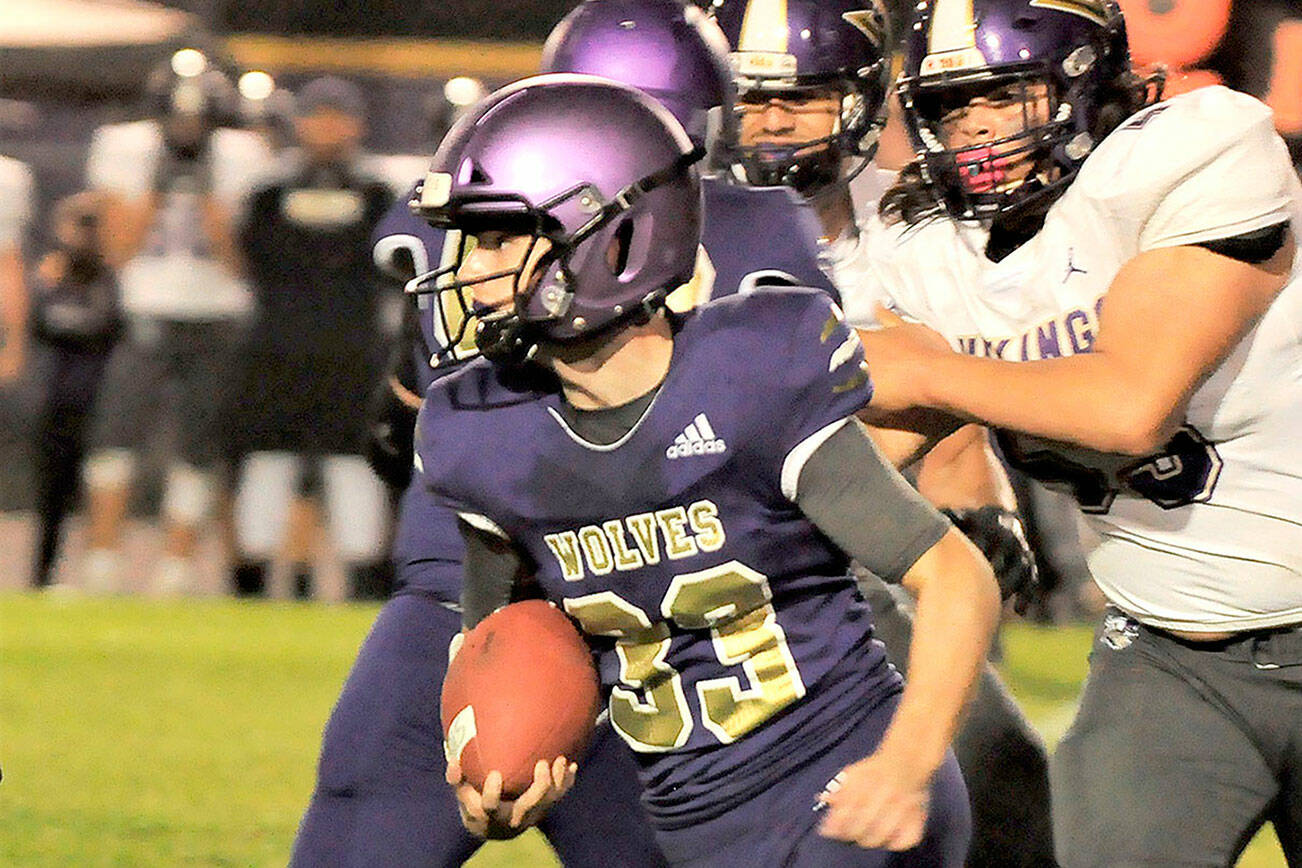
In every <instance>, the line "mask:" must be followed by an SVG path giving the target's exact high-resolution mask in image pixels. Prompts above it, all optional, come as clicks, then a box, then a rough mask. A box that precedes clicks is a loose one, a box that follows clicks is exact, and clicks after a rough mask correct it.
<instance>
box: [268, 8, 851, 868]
mask: <svg viewBox="0 0 1302 868" xmlns="http://www.w3.org/2000/svg"><path fill="white" fill-rule="evenodd" d="M607 38H609V39H613V40H616V41H615V42H614V43H613V44H612V45H611V46H610V48H609V49H608V50H606V51H605V52H601V50H600V49H599V47H598V46H597V45H596V44H595V43H596V42H598V41H599V40H601V39H607ZM628 57H639V58H640V61H639V63H637V64H627V63H625V64H624V65H623V69H624V70H625V72H624V73H623V74H628V75H632V74H634V71H636V72H637V74H639V75H640V78H639V82H638V83H640V84H642V85H643V86H646V87H649V88H651V89H652V90H653V92H654V93H655V95H656V96H657V97H658V98H660V99H661V100H662V101H663V102H664V103H665V105H666V106H667V107H668V108H670V109H671V111H673V112H674V113H675V115H676V116H677V117H679V118H680V120H681V121H682V122H683V124H684V125H685V126H686V127H688V128H689V131H690V132H691V134H692V135H693V137H694V138H695V139H696V140H697V141H698V143H700V144H702V145H704V144H705V142H706V140H707V138H709V137H710V135H711V133H712V127H717V126H718V125H719V124H720V123H721V122H723V121H724V120H726V119H728V118H730V117H731V113H730V112H729V111H727V110H726V109H727V107H728V106H731V104H732V96H731V92H732V81H731V73H730V71H729V70H728V68H727V62H726V42H725V40H724V39H723V37H722V35H721V34H720V33H719V32H718V29H717V27H716V26H715V25H714V24H713V22H711V21H709V20H708V19H707V18H706V16H704V15H703V14H701V13H700V12H699V11H698V10H696V9H694V8H692V7H684V6H683V5H682V4H681V3H679V2H677V0H645V2H624V0H619V2H614V0H602V2H599V3H586V4H583V5H581V6H579V7H578V8H577V9H575V10H574V11H573V12H572V13H571V14H570V15H568V16H567V17H566V19H565V20H564V21H562V22H561V23H560V24H558V25H557V28H556V30H555V32H554V34H553V36H552V38H550V39H549V40H548V44H547V46H546V49H545V51H544V60H543V63H544V66H546V65H548V64H555V65H570V64H574V65H577V64H581V63H594V62H606V63H612V62H618V60H619V58H628ZM711 189H712V190H713V192H714V193H716V194H718V195H710V194H707V207H709V208H711V209H712V213H715V214H720V213H723V214H725V216H726V215H729V214H730V215H732V218H737V217H740V216H742V215H746V214H748V213H750V212H749V209H748V207H747V205H748V203H749V202H752V201H756V200H755V199H752V198H750V197H748V196H747V195H746V188H744V187H739V186H735V185H724V184H716V185H714V186H713V187H712V188H711ZM773 192H778V193H779V195H778V196H777V197H773V196H768V195H766V196H764V197H761V198H762V201H763V204H764V206H765V213H766V214H768V215H772V214H773V211H774V210H775V209H786V217H783V218H781V219H778V218H776V217H775V216H770V217H769V219H767V220H766V221H765V226H766V227H768V228H767V229H766V230H765V233H758V232H755V233H750V234H748V236H747V238H748V239H749V240H748V241H746V242H745V246H744V247H743V245H741V244H738V243H736V242H735V241H731V240H730V243H726V244H725V243H722V241H721V242H720V244H719V246H718V248H717V249H719V250H720V251H722V252H721V253H719V254H718V255H717V256H716V261H717V263H718V265H719V270H718V272H716V270H715V267H714V266H713V265H710V264H709V259H708V258H706V257H705V256H702V257H701V258H700V260H699V261H698V266H699V268H698V269H697V271H698V274H697V275H696V276H694V278H693V280H692V281H689V283H688V285H687V286H686V287H685V288H684V289H682V290H680V291H679V292H678V293H677V294H676V299H677V300H678V301H680V302H681V303H682V304H683V305H684V306H687V307H690V306H691V305H693V304H695V303H696V302H697V301H698V300H699V299H701V298H705V297H708V295H709V293H710V291H711V289H712V288H713V287H715V286H721V287H722V286H727V285H731V286H732V288H733V289H734V290H735V289H736V287H737V286H738V285H741V284H742V283H743V282H745V283H747V285H752V286H753V285H755V284H758V283H762V282H763V281H764V280H765V279H769V278H771V279H779V280H784V281H788V282H797V281H799V282H816V281H820V282H821V284H820V285H822V286H823V287H824V288H825V289H826V290H828V291H829V292H830V291H831V284H830V282H829V281H828V280H827V278H826V277H824V276H823V274H822V272H821V270H820V269H819V267H818V262H817V248H816V246H815V245H814V241H813V240H814V238H815V237H816V233H815V231H814V224H813V222H812V221H813V215H812V213H810V212H809V210H808V209H807V208H805V207H804V206H803V204H801V203H800V202H799V200H798V199H796V198H795V197H791V196H789V195H787V194H785V193H784V192H782V191H773ZM788 217H789V218H790V220H789V221H788V220H787V218H788ZM720 225H725V226H726V225H736V224H735V223H734V222H732V221H731V218H730V219H728V220H722V219H721V222H720ZM708 226H709V221H707V229H706V233H705V234H706V236H707V238H708V237H709V236H710V230H709V228H708ZM719 235H720V237H721V238H725V237H726V236H725V233H719ZM375 239H376V243H375V260H376V263H377V265H378V266H379V267H380V268H381V269H382V270H384V271H386V272H387V273H389V274H390V275H391V276H392V277H394V278H396V279H398V280H401V281H404V282H406V281H411V280H413V279H414V278H417V277H418V276H421V277H424V278H426V279H424V280H418V281H417V282H416V284H415V286H421V287H429V288H434V285H433V283H432V282H431V281H429V280H428V279H427V278H428V274H429V273H431V272H434V271H435V270H437V269H438V268H439V267H440V266H442V265H443V264H444V258H445V257H446V256H451V255H454V254H455V253H456V251H457V249H458V236H457V234H456V233H455V232H453V233H450V234H447V233H444V232H443V231H442V230H439V229H434V228H432V227H431V226H430V225H429V224H428V223H426V222H425V221H424V220H421V219H419V218H417V217H415V216H414V215H413V214H412V213H411V211H410V209H409V208H408V206H407V203H406V201H405V200H404V201H403V202H402V203H400V205H399V206H396V207H395V208H394V209H392V210H391V211H390V213H389V214H388V215H386V217H385V218H384V220H383V221H382V222H381V224H380V225H379V226H378V227H377V228H376V231H375ZM748 263H749V264H748ZM756 263H766V264H767V266H768V267H765V268H763V269H759V268H757V267H756ZM755 272H763V273H760V274H755ZM752 274H755V276H753V277H752V276H751V275H752ZM717 275H721V276H717ZM415 297H416V305H413V306H412V307H411V308H410V309H409V311H408V329H407V332H408V333H409V336H412V337H416V338H417V339H416V340H408V341H407V343H406V344H405V345H400V346H399V347H398V348H397V349H396V350H395V355H394V358H395V360H396V362H397V364H395V365H394V366H393V369H392V371H391V375H390V377H389V378H388V382H387V383H386V388H385V389H384V390H383V393H382V395H381V399H380V402H379V410H378V413H377V418H376V421H375V423H374V427H373V433H374V435H375V436H374V437H373V438H372V451H371V457H372V462H373V464H374V466H376V467H377V469H380V470H382V472H384V474H385V476H386V478H387V479H388V480H389V481H390V482H391V483H392V484H394V485H395V486H397V487H402V486H404V485H405V484H406V482H407V479H408V477H409V476H410V472H411V465H412V444H411V436H412V426H413V425H414V421H415V413H416V409H417V408H418V407H419V404H420V396H421V395H423V394H424V393H425V391H426V389H427V388H428V386H429V384H430V382H431V381H432V380H434V379H435V378H436V377H439V376H443V375H445V374H447V373H449V372H452V371H455V370H456V369H457V367H458V366H459V365H460V364H462V363H464V362H465V361H466V360H467V359H469V358H473V357H474V356H475V355H477V352H478V351H477V349H476V347H475V345H474V329H473V327H466V326H465V325H463V323H464V322H465V317H466V314H467V313H468V311H467V310H465V309H464V308H463V307H462V305H461V301H460V300H453V299H448V298H445V297H442V296H440V295H437V294H435V293H430V292H420V293H417V294H416V296H415ZM450 335H456V337H454V338H453V337H449V336H450ZM463 554H464V548H463V545H462V542H461V538H460V535H459V534H458V533H457V530H456V524H455V520H454V518H453V515H452V513H451V512H450V511H449V510H447V509H441V508H439V507H438V506H437V505H435V504H431V503H430V502H429V501H428V500H427V499H424V498H420V497H418V496H416V492H411V491H409V492H408V493H407V494H406V496H405V497H404V498H403V501H402V504H401V508H400V510H399V517H398V529H397V533H396V538H395V548H394V559H395V565H396V569H397V583H398V591H397V593H396V595H395V597H394V598H393V600H392V601H391V602H390V603H389V604H387V605H386V606H385V608H384V610H383V612H382V613H381V616H380V618H379V619H378V620H377V622H376V624H375V626H374V628H373V629H372V632H371V635H370V637H368V639H367V641H366V643H365V645H364V646H363V648H362V650H361V652H360V653H359V657H358V661H357V664H356V665H355V666H354V668H353V671H352V673H351V674H350V675H349V678H348V682H347V684H346V685H345V687H344V691H343V694H342V695H341V697H340V699H339V702H338V704H337V706H336V707H335V710H334V712H333V713H332V715H331V719H330V723H329V725H328V726H327V728H326V732H325V737H324V740H323V743H322V749H321V760H320V766H319V774H318V781H317V786H316V791H315V793H314V794H313V798H312V803H311V805H310V807H309V809H308V812H307V815H306V816H305V817H304V820H303V824H302V826H301V828H300V830H299V836H298V840H297V842H296V843H295V856H294V862H295V864H303V865H317V864H354V863H349V862H348V861H347V858H345V857H343V856H340V855H333V856H332V855H331V854H340V853H350V852H355V853H359V854H363V855H361V856H359V857H358V861H357V862H356V864H370V863H373V862H376V861H386V860H393V861H395V862H396V863H398V864H410V865H457V864H460V863H461V861H463V860H464V859H466V858H468V856H469V855H470V854H471V853H473V852H474V850H475V849H476V848H477V847H478V845H479V841H480V839H479V838H476V837H473V836H470V835H469V834H468V833H466V832H465V831H464V830H463V829H462V825H461V823H460V821H459V820H458V816H457V808H456V804H455V802H454V801H453V799H452V797H451V792H450V791H449V790H448V788H447V786H446V784H445V783H444V781H443V769H444V765H443V753H442V733H441V732H440V731H439V730H438V718H437V715H436V714H430V712H429V709H430V706H429V704H428V703H429V701H430V699H429V697H430V694H428V693H427V692H422V691H421V690H420V689H417V688H416V685H439V684H441V683H442V681H443V674H444V672H445V671H446V668H447V648H448V645H449V643H450V642H451V641H452V639H453V637H454V636H455V635H456V633H457V632H458V630H459V627H460V619H459V617H458V616H457V614H456V612H457V610H458V601H459V597H460V583H461V571H460V564H461V560H462V558H463ZM411 636H421V637H424V638H423V639H422V641H419V642H412V641H410V638H409V637H411ZM394 667H401V668H402V670H403V671H404V672H406V673H409V676H408V677H404V678H403V679H401V680H396V681H395V680H393V679H392V678H391V677H390V676H389V674H388V673H389V672H391V671H392V670H393V668H394ZM435 701H436V698H435ZM435 709H436V705H435ZM377 719H378V720H380V721H383V723H381V724H380V725H378V726H377V725H376V724H375V721H376V720H377ZM617 741H618V739H617V738H616V737H615V736H614V734H613V731H612V730H611V729H610V725H609V724H608V723H606V724H602V725H600V726H599V728H598V735H597V737H596V739H595V741H594V743H593V745H592V746H591V748H590V749H589V752H588V754H587V755H586V756H585V757H584V758H583V759H582V760H581V761H582V762H583V764H584V769H585V771H584V774H583V775H581V776H580V777H579V780H578V786H577V788H576V789H575V791H574V792H572V793H571V794H570V795H569V796H567V797H566V799H565V801H564V802H562V803H561V805H560V806H558V809H557V810H555V811H552V812H550V813H549V814H548V816H547V817H546V818H545V819H544V821H543V822H542V823H541V824H540V828H541V830H542V832H543V833H544V834H545V835H546V836H547V838H548V840H549V841H550V842H551V843H552V845H553V847H555V848H556V850H557V852H558V853H559V854H560V856H561V859H562V860H563V861H564V863H565V864H566V865H579V866H582V865H593V866H606V865H610V864H619V865H622V866H634V868H635V866H640V865H648V866H654V865H660V864H663V862H664V858H663V856H662V855H660V853H659V851H658V849H657V848H656V846H655V843H654V840H653V838H652V836H651V832H650V828H649V826H648V825H647V822H646V819H645V816H644V813H643V811H642V809H641V807H640V806H639V805H638V799H637V797H638V793H639V791H640V788H639V787H638V784H637V768H636V764H635V763H634V762H633V760H632V759H631V757H630V756H629V755H628V753H627V752H626V751H624V750H623V749H622V748H621V747H620V745H619V744H618V743H617ZM359 742H361V743H364V744H365V747H364V749H362V750H358V749H357V748H356V745H357V744H358V743H359ZM354 793H357V795H353V794H354ZM380 803H384V804H385V805H389V806H392V809H393V810H395V811H397V812H398V813H399V815H405V816H409V817H412V818H419V822H415V821H413V822H411V823H401V824H395V825H394V826H392V827H386V829H385V830H384V833H383V834H379V832H378V830H375V829H373V828H372V827H370V826H368V825H366V824H364V823H358V822H357V819H356V818H357V817H359V816H363V815H370V814H372V813H373V812H375V811H377V810H379V808H378V807H377V806H378V805H379V804H380ZM416 854H423V856H421V857H420V858H417V856H416ZM332 860H335V861H332ZM339 860H342V862H341V861H339ZM422 860H423V861H422Z"/></svg>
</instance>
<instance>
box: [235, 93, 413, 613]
mask: <svg viewBox="0 0 1302 868" xmlns="http://www.w3.org/2000/svg"><path fill="white" fill-rule="evenodd" d="M364 115H365V112H364V103H363V99H362V94H361V92H360V91H359V90H358V89H357V88H356V87H355V86H354V85H352V84H351V83H349V82H347V81H344V80H342V79H338V78H332V77H327V78H319V79H316V80H314V81H312V82H310V83H309V84H308V85H306V86H305V87H304V88H303V90H302V91H301V92H300V93H299V94H298V97H297V109H296V117H295V122H294V130H295V135H296V138H297V140H298V145H299V151H298V152H297V154H295V155H294V159H292V160H290V161H289V162H288V164H287V165H286V166H285V168H284V170H283V175H282V176H280V177H278V178H276V179H275V180H273V181H272V182H271V183H269V184H267V185H266V186H263V187H262V188H260V189H259V190H258V191H257V192H256V193H255V194H254V195H253V197H252V199H251V201H250V206H249V210H248V214H247V218H246V219H245V220H244V222H243V224H242V225H241V228H240V233H239V241H240V245H241V249H242V251H243V253H244V257H245V260H246V261H247V263H248V267H249V275H250V279H251V282H252V286H253V289H254V293H255V296H256V299H257V305H256V313H255V318H254V324H253V328H252V329H251V332H250V339H249V345H248V352H247V353H246V355H245V364H246V368H245V371H244V375H243V383H244V386H243V388H242V389H241V390H240V398H241V400H240V406H239V409H238V411H237V415H236V420H235V421H236V426H235V427H236V430H237V432H238V435H237V437H238V442H237V443H236V444H235V445H236V447H237V449H238V451H239V452H240V453H242V454H244V456H245V457H244V459H243V461H242V464H241V468H240V473H239V483H238V488H237V491H236V497H235V532H236V544H237V547H238V550H239V556H240V562H239V563H238V564H237V566H236V569H235V571H234V575H233V584H234V589H235V591H236V593H238V594H241V595H260V594H263V593H265V591H266V585H267V570H268V567H269V566H270V565H271V562H272V560H273V559H274V557H275V556H276V554H277V553H279V552H280V551H281V550H282V547H283V545H284V542H285V538H286V533H287V530H288V527H289V517H290V512H291V506H292V504H293V502H294V499H295V497H296V496H297V495H300V494H313V495H315V494H318V493H319V494H320V495H321V497H322V500H323V506H324V512H325V518H326V529H327V531H328V535H329V537H330V540H331V543H332V545H333V547H334V550H335V552H336V554H337V555H338V557H339V558H340V560H342V561H343V563H344V565H345V566H346V567H347V569H348V573H349V582H350V588H349V590H350V593H351V595H352V596H353V597H355V598H378V597H383V596H387V590H388V582H387V580H386V578H385V575H386V571H385V570H384V568H383V566H382V562H383V554H384V544H385V534H386V531H387V512H388V508H387V497H386V492H385V489H384V486H383V485H382V483H381V482H380V481H379V479H378V478H377V477H376V476H375V474H374V473H373V472H372V471H371V469H370V467H369V466H368V465H367V462H366V460H365V458H363V457H362V454H361V452H362V448H363V442H364V434H365V420H366V405H367V400H368V396H369V395H370V393H371V390H372V389H373V387H374V384H375V383H376V381H377V379H378V378H379V366H380V365H379V363H380V361H381V359H380V358H379V354H380V353H381V352H382V348H383V339H382V337H381V333H380V326H379V311H380V306H381V298H380V283H379V281H378V275H377V274H376V273H375V272H374V270H373V268H372V265H371V249H370V231H371V228H372V227H373V226H374V225H375V223H376V222H377V221H378V220H379V218H380V216H381V215H382V214H383V213H384V212H385V210H386V209H387V208H388V207H389V204H390V203H391V201H392V193H391V191H390V190H389V188H388V187H387V186H386V185H385V183H384V182H383V181H382V180H381V179H379V178H377V177H374V176H373V175H371V174H370V173H368V172H365V171H364V170H363V169H362V168H361V165H362V160H363V159H364V156H363V154H362V153H361V149H360V142H361V138H362V134H363V132H364V129H365V121H364ZM307 592H308V589H307V588H306V587H305V586H302V585H300V586H299V587H298V588H296V593H298V594H299V595H306V594H307Z"/></svg>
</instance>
